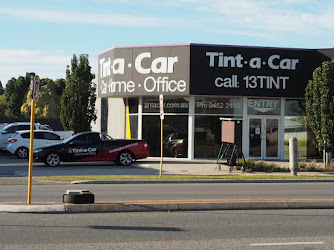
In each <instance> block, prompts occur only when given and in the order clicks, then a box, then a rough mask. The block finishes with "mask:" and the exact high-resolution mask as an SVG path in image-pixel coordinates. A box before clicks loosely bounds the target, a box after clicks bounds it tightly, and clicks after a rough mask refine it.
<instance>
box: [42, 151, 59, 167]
mask: <svg viewBox="0 0 334 250" xmlns="http://www.w3.org/2000/svg"><path fill="white" fill-rule="evenodd" d="M44 163H45V165H47V166H49V167H57V166H58V165H59V164H60V155H59V154H58V153H55V152H53V153H49V154H47V156H46V157H45V160H44Z"/></svg>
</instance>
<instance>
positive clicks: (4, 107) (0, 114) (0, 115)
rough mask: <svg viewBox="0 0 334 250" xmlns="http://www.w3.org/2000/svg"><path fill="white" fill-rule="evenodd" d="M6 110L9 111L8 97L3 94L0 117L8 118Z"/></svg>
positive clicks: (0, 102) (0, 98) (0, 97)
mask: <svg viewBox="0 0 334 250" xmlns="http://www.w3.org/2000/svg"><path fill="white" fill-rule="evenodd" d="M6 109H7V103H6V97H5V95H4V94H2V95H0V117H6Z"/></svg>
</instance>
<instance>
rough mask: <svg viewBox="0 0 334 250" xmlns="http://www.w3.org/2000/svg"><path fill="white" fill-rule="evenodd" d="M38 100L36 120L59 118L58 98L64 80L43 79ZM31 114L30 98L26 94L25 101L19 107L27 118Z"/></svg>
mask: <svg viewBox="0 0 334 250" xmlns="http://www.w3.org/2000/svg"><path fill="white" fill-rule="evenodd" d="M40 83H41V84H40V88H39V100H38V101H37V102H36V108H35V116H36V118H60V109H61V108H60V98H61V95H62V92H63V89H64V87H65V80H64V79H58V80H56V82H54V81H53V80H52V79H49V78H43V79H41V81H40ZM30 112H31V96H30V92H29V93H28V94H27V100H26V102H25V103H24V104H23V105H22V107H21V113H22V115H24V116H25V117H27V118H29V117H30Z"/></svg>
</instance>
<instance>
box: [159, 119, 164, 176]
mask: <svg viewBox="0 0 334 250" xmlns="http://www.w3.org/2000/svg"><path fill="white" fill-rule="evenodd" d="M163 138H164V119H161V144H160V147H161V160H160V175H159V177H160V178H161V176H162V162H163V152H164V150H163Z"/></svg>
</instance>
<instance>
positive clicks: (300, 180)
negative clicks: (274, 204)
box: [71, 179, 334, 184]
mask: <svg viewBox="0 0 334 250" xmlns="http://www.w3.org/2000/svg"><path fill="white" fill-rule="evenodd" d="M310 182H312V183H314V182H334V179H295V180H292V179H262V180H259V179H255V180H249V179H246V180H242V179H208V180H140V181H137V180H136V181H133V180H124V181H106V180H88V181H72V182H71V184H159V183H163V184H166V183H170V184H174V183H310Z"/></svg>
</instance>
